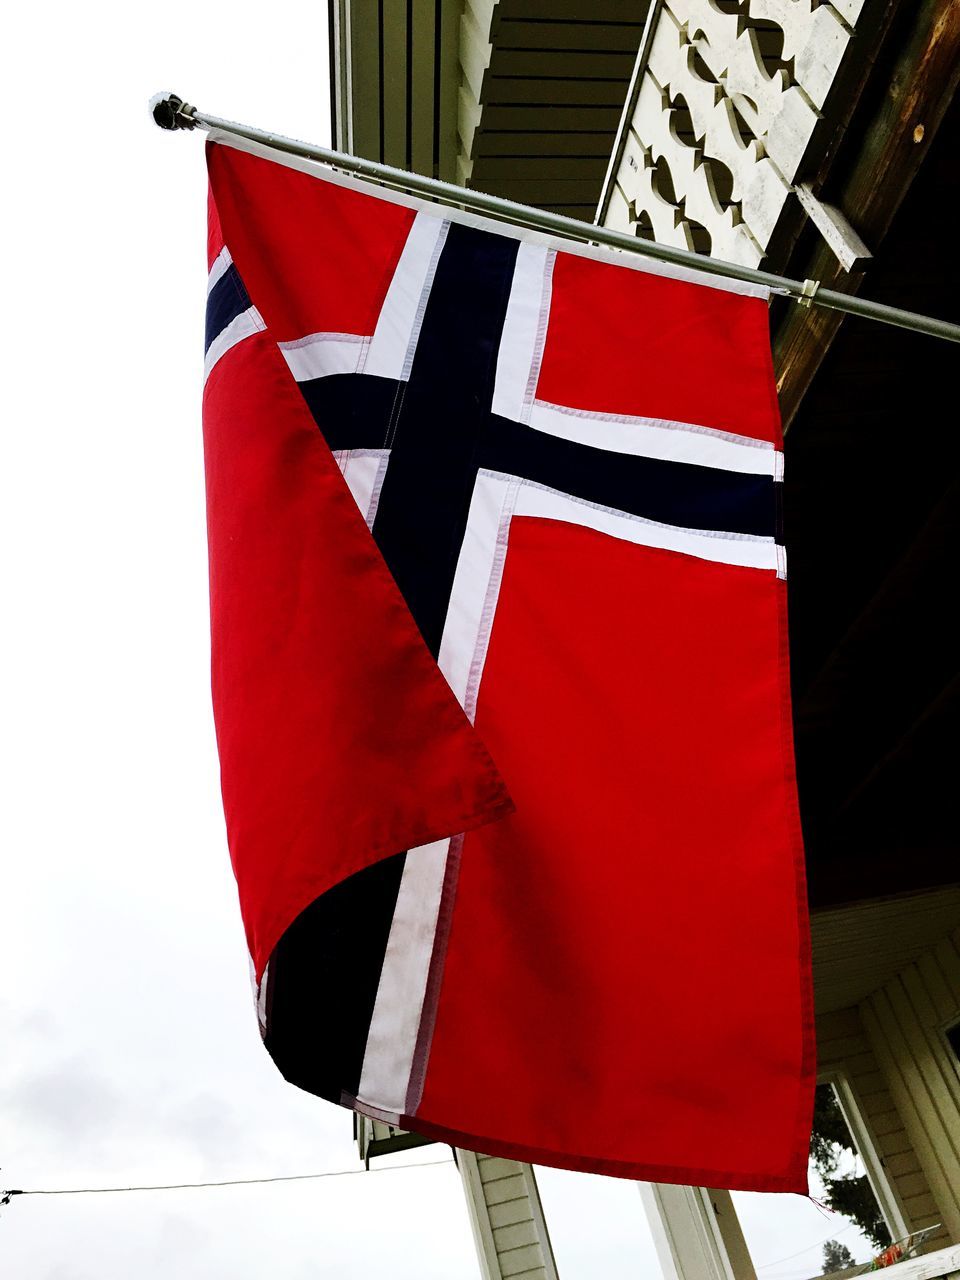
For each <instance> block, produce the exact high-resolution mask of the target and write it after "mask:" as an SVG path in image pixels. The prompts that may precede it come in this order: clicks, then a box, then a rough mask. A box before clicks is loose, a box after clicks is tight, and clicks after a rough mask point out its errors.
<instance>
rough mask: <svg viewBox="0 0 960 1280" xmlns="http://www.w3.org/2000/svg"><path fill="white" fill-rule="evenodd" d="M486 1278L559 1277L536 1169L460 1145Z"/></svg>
mask: <svg viewBox="0 0 960 1280" xmlns="http://www.w3.org/2000/svg"><path fill="white" fill-rule="evenodd" d="M457 1166H458V1168H459V1170H460V1177H461V1178H462V1180H463V1189H464V1193H465V1195H466V1198H467V1210H468V1212H469V1214H470V1225H471V1227H472V1228H473V1236H474V1240H475V1242H476V1245H477V1257H478V1260H479V1262H480V1272H481V1275H482V1276H483V1280H557V1268H556V1263H555V1262H554V1259H553V1250H552V1249H551V1247H550V1235H549V1232H548V1231H547V1224H546V1222H545V1220H544V1216H543V1207H542V1206H541V1204H540V1193H539V1191H538V1190H537V1181H536V1178H535V1176H534V1172H533V1169H532V1167H531V1166H530V1165H528V1164H521V1163H520V1161H518V1160H502V1159H499V1158H498V1157H495V1156H483V1155H475V1154H474V1153H473V1152H472V1151H462V1150H458V1151H457Z"/></svg>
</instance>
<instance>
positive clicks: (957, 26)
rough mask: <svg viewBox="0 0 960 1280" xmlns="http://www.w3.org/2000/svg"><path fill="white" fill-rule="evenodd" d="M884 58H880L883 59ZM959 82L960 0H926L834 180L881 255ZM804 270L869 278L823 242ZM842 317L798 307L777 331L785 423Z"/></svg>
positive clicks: (851, 285) (837, 280)
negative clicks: (849, 268)
mask: <svg viewBox="0 0 960 1280" xmlns="http://www.w3.org/2000/svg"><path fill="white" fill-rule="evenodd" d="M898 25H899V24H895V26H894V29H893V31H892V32H891V36H895V35H896V30H897V26H898ZM885 61H886V60H885V59H883V58H881V59H880V63H879V65H880V66H881V67H882V66H883V64H884V63H885ZM877 73H879V72H877ZM958 83H960V3H957V0H924V3H922V4H920V5H918V6H917V8H916V10H914V11H913V13H912V21H911V26H910V31H909V34H908V38H907V42H906V44H905V46H904V48H903V50H902V52H901V53H900V54H899V56H897V58H896V59H895V61H894V64H893V69H892V73H891V75H890V80H889V84H888V85H887V87H886V90H885V92H884V93H883V95H882V98H881V101H880V104H879V107H878V108H877V109H876V110H875V111H874V113H873V116H872V118H871V119H870V121H869V123H868V124H867V126H866V128H865V129H864V132H863V144H862V146H861V148H860V150H859V153H858V154H857V156H856V158H855V159H854V160H853V162H852V164H851V168H850V171H849V174H848V175H847V177H846V179H845V180H844V181H843V182H842V183H839V184H838V183H836V182H831V188H832V203H834V204H836V205H838V206H839V207H840V208H841V209H842V210H843V212H844V213H845V214H846V216H847V217H848V218H849V219H850V221H851V223H852V224H853V225H854V226H855V227H856V228H857V230H858V232H859V233H860V235H861V236H862V237H863V239H864V240H865V241H866V243H867V244H868V246H869V247H870V249H871V250H872V252H873V253H874V255H875V257H876V256H878V254H879V251H880V246H881V243H882V241H883V238H884V236H885V235H886V233H887V230H888V229H889V227H890V224H891V222H892V221H893V218H894V216H895V214H896V212H897V210H898V209H899V207H900V204H901V202H902V201H903V198H904V196H905V195H906V193H907V191H908V190H909V188H910V184H911V183H912V182H913V179H914V178H915V176H916V174H917V171H918V170H919V168H920V166H921V164H922V163H923V159H924V157H925V155H926V154H927V152H928V151H929V149H930V146H931V144H932V142H933V140H934V138H935V137H936V133H937V130H938V128H939V126H940V122H941V121H942V119H943V117H944V114H945V113H946V110H947V108H948V107H949V105H950V102H951V100H952V99H953V97H954V94H955V93H956V90H957V85H958ZM803 274H804V275H805V276H807V277H808V278H810V279H813V280H819V281H820V282H821V284H822V285H824V286H825V287H829V288H832V289H840V290H844V291H846V292H848V293H856V292H858V291H859V289H860V286H861V284H862V282H863V280H864V278H865V277H864V274H863V273H862V272H861V273H858V274H848V273H847V272H845V271H844V270H843V269H842V268H841V267H840V265H839V263H838V262H837V260H836V258H835V257H834V256H833V254H832V252H831V251H830V250H829V249H828V248H827V247H826V245H820V246H818V248H817V250H816V251H815V252H814V254H813V256H812V258H811V259H809V260H808V261H807V265H806V268H805V270H804V271H803ZM841 320H842V317H841V316H840V314H839V313H838V312H831V311H826V310H823V309H820V308H815V307H811V308H810V309H805V308H801V307H792V308H791V309H790V311H789V313H788V314H787V317H786V319H785V321H784V322H783V324H782V325H781V326H780V328H779V330H778V332H777V333H776V335H775V338H774V359H775V363H776V368H777V390H778V392H779V395H780V409H781V414H782V417H783V423H784V430H786V429H787V428H788V427H789V426H790V424H791V422H792V421H793V418H794V416H795V414H796V412H797V409H798V408H799V406H800V403H801V401H802V399H803V396H804V394H805V393H806V391H807V389H808V387H809V386H810V383H811V381H812V380H813V377H814V375H815V374H816V371H817V369H818V368H819V367H820V364H821V362H822V360H823V357H824V355H825V354H826V352H827V350H828V348H829V346H830V344H831V342H832V341H833V339H834V337H835V336H836V333H837V330H838V329H839V327H840V323H841Z"/></svg>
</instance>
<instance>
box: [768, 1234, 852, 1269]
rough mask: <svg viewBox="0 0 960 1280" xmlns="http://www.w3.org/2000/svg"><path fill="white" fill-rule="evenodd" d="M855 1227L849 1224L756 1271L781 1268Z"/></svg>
mask: <svg viewBox="0 0 960 1280" xmlns="http://www.w3.org/2000/svg"><path fill="white" fill-rule="evenodd" d="M855 1225H856V1224H855V1223H853V1222H848V1223H847V1225H846V1226H845V1227H841V1228H840V1229H839V1231H831V1233H830V1234H829V1235H828V1236H824V1238H823V1239H822V1240H818V1241H817V1242H816V1244H808V1245H805V1246H804V1247H803V1248H802V1249H798V1250H797V1252H796V1253H788V1254H787V1256H786V1257H785V1258H775V1259H774V1261H773V1262H761V1263H760V1264H759V1265H758V1266H757V1268H756V1269H757V1271H769V1270H770V1268H771V1267H779V1265H780V1263H781V1262H790V1261H791V1259H793V1258H799V1257H800V1255H801V1254H802V1253H809V1252H810V1250H811V1249H817V1248H819V1247H820V1245H822V1244H826V1243H827V1241H828V1240H835V1239H836V1238H837V1236H842V1235H843V1233H844V1231H849V1230H850V1228H851V1227H853V1226H855Z"/></svg>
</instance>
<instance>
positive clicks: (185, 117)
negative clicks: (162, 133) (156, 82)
mask: <svg viewBox="0 0 960 1280" xmlns="http://www.w3.org/2000/svg"><path fill="white" fill-rule="evenodd" d="M195 111H196V107H191V106H190V105H189V103H187V102H184V100H183V99H182V98H178V97H177V95H176V94H175V93H155V94H154V95H153V97H152V98H151V99H150V114H151V115H152V116H153V120H154V124H157V125H159V126H160V128H161V129H195V128H196V124H197V122H196V120H194V118H193V117H194V112H195Z"/></svg>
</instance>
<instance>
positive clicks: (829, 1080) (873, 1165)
mask: <svg viewBox="0 0 960 1280" xmlns="http://www.w3.org/2000/svg"><path fill="white" fill-rule="evenodd" d="M821 1084H829V1085H832V1086H833V1089H834V1092H835V1094H836V1097H837V1102H838V1104H839V1106H840V1111H841V1114H842V1115H843V1118H844V1120H845V1121H846V1125H847V1128H848V1129H849V1130H850V1136H851V1138H853V1142H854V1145H855V1147H856V1149H857V1155H859V1157H860V1159H861V1160H862V1161H863V1167H864V1170H865V1172H866V1175H867V1181H868V1182H869V1184H870V1189H871V1191H872V1192H873V1194H874V1197H875V1198H876V1201H877V1204H878V1206H879V1208H880V1214H881V1216H882V1218H883V1220H884V1222H885V1223H886V1226H887V1230H888V1231H889V1232H890V1238H891V1239H892V1240H901V1239H903V1237H904V1236H907V1235H909V1234H910V1225H909V1223H908V1221H907V1217H906V1214H905V1212H904V1209H903V1204H902V1203H901V1200H900V1197H899V1195H898V1193H897V1189H896V1184H895V1183H894V1181H893V1179H892V1178H891V1177H890V1175H889V1174H888V1173H887V1170H886V1167H885V1165H884V1163H883V1156H882V1155H881V1154H880V1150H879V1148H878V1147H877V1144H876V1141H875V1139H874V1137H873V1134H872V1133H871V1131H870V1126H869V1123H868V1121H867V1118H866V1116H865V1115H864V1113H863V1108H862V1107H861V1106H860V1103H859V1101H858V1099H857V1095H856V1093H855V1091H854V1089H853V1086H852V1085H851V1083H850V1080H849V1078H848V1076H847V1075H846V1073H845V1072H844V1071H843V1069H842V1068H835V1069H833V1070H831V1071H825V1072H823V1074H822V1075H818V1076H817V1085H818V1086H819V1085H821ZM897 1114H898V1115H899V1114H900V1113H899V1111H898V1112H897Z"/></svg>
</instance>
